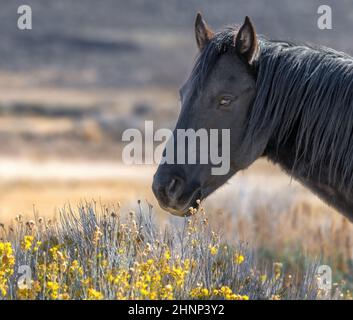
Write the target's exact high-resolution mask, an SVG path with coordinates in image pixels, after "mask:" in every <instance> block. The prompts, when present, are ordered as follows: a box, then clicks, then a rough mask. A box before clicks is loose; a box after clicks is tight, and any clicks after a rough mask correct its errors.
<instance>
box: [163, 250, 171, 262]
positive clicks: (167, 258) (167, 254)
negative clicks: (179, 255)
mask: <svg viewBox="0 0 353 320" xmlns="http://www.w3.org/2000/svg"><path fill="white" fill-rule="evenodd" d="M164 258H165V259H166V260H167V261H169V260H170V251H169V250H167V251H166V252H164Z"/></svg>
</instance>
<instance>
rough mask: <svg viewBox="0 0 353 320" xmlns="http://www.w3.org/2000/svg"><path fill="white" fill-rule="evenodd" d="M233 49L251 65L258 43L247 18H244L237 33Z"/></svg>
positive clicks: (253, 29)
mask: <svg viewBox="0 0 353 320" xmlns="http://www.w3.org/2000/svg"><path fill="white" fill-rule="evenodd" d="M235 48H236V51H237V52H238V53H239V54H240V55H242V56H243V57H245V59H246V60H247V61H248V62H249V63H250V64H251V62H252V60H253V59H254V57H255V55H256V52H257V49H258V42H257V37H256V31H255V28H254V26H253V24H252V23H251V21H250V18H249V17H248V16H246V17H245V21H244V23H243V25H242V26H241V27H240V29H239V31H238V34H237V37H236V39H235Z"/></svg>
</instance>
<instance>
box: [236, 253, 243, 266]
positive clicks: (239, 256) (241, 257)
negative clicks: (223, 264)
mask: <svg viewBox="0 0 353 320" xmlns="http://www.w3.org/2000/svg"><path fill="white" fill-rule="evenodd" d="M244 260H245V258H244V256H243V255H241V254H238V253H236V254H235V255H234V262H235V264H242V263H243V262H244Z"/></svg>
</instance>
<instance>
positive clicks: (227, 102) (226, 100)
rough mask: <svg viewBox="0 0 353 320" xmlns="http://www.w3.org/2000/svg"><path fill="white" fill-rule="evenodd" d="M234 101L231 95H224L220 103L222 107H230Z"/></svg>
mask: <svg viewBox="0 0 353 320" xmlns="http://www.w3.org/2000/svg"><path fill="white" fill-rule="evenodd" d="M232 101H233V99H232V98H231V97H222V98H221V99H220V100H219V102H218V103H219V106H221V107H228V106H229V105H230V104H231V102H232Z"/></svg>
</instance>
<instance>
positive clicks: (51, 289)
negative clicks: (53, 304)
mask: <svg viewBox="0 0 353 320" xmlns="http://www.w3.org/2000/svg"><path fill="white" fill-rule="evenodd" d="M47 288H48V293H49V296H50V298H51V299H58V296H59V284H58V283H57V282H55V281H48V282H47Z"/></svg>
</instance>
